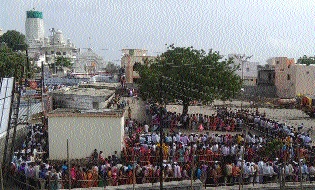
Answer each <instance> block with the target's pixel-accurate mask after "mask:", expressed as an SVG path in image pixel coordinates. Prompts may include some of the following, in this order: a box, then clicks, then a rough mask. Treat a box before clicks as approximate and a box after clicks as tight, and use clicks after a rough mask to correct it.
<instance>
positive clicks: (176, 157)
mask: <svg viewBox="0 0 315 190" xmlns="http://www.w3.org/2000/svg"><path fill="white" fill-rule="evenodd" d="M146 114H147V115H148V116H150V117H151V122H150V123H146V122H144V123H141V122H139V121H136V120H134V119H132V117H131V114H130V115H129V116H128V118H127V120H126V128H125V129H126V130H127V131H128V133H127V134H128V135H126V137H125V147H124V149H123V151H122V152H121V154H119V153H118V152H114V153H113V155H111V156H108V157H105V156H104V154H103V152H102V151H98V150H96V149H95V150H94V151H92V153H91V157H90V159H88V160H86V159H82V160H75V161H71V168H69V165H68V164H69V163H67V162H61V161H47V158H48V154H47V153H48V141H47V138H48V134H47V129H46V128H45V127H44V126H42V125H40V124H36V125H29V126H28V130H29V132H28V135H27V138H26V139H25V141H24V142H23V143H22V144H21V146H20V149H19V150H17V151H16V153H15V155H14V157H13V160H12V163H11V174H12V175H13V176H15V177H16V178H18V179H20V181H22V182H25V183H28V184H30V185H32V186H37V187H40V188H48V187H49V188H50V189H59V188H68V187H69V185H71V187H83V188H84V187H96V186H108V185H110V186H112V185H113V186H115V185H122V184H132V183H134V182H135V183H137V184H141V183H154V182H158V181H159V176H160V175H161V173H162V176H163V180H164V181H174V180H177V181H178V180H185V179H200V180H201V181H202V182H203V183H206V184H211V185H214V186H217V185H223V184H230V185H233V184H235V183H238V182H240V181H242V182H245V183H253V184H254V183H268V182H271V181H276V180H279V179H286V180H288V181H299V180H305V181H306V180H310V181H313V180H314V176H315V168H314V155H315V153H314V149H313V147H312V146H311V142H312V139H311V137H310V134H307V133H306V132H303V131H305V130H303V126H302V124H301V126H299V128H298V129H295V128H294V127H292V126H287V125H286V124H282V123H279V122H277V121H273V120H270V119H268V118H266V116H265V115H264V114H260V113H259V112H258V110H256V111H255V112H250V111H249V110H232V109H227V108H218V109H217V112H216V113H215V114H213V115H211V116H208V115H203V114H190V115H189V114H184V115H183V114H177V113H172V112H167V110H165V108H159V107H157V106H146ZM161 125H162V126H163V129H167V130H165V132H164V133H163V134H162V136H160V134H159V129H160V128H159V127H160V126H161ZM245 126H246V127H245ZM246 128H250V129H252V130H251V131H256V132H255V133H254V132H248V131H247V132H244V131H245V129H246ZM179 131H187V132H183V133H181V132H179ZM188 131H190V132H191V131H194V133H190V132H188ZM222 131H224V132H222ZM233 131H238V132H233ZM240 131H242V132H240ZM309 132H311V131H309ZM255 134H260V135H255ZM161 138H162V140H163V143H162V144H160V140H161ZM296 145H299V146H296ZM160 152H162V155H161V154H160ZM160 157H162V160H163V161H162V162H160V161H161V159H160ZM300 174H302V178H301V177H300V176H301V175H300ZM281 175H282V176H285V177H281ZM240 176H241V177H240ZM69 179H71V180H69ZM70 183H71V184H70Z"/></svg>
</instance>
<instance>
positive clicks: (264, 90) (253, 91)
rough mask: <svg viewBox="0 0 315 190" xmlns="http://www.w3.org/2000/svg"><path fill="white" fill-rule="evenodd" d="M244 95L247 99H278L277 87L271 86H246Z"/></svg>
mask: <svg viewBox="0 0 315 190" xmlns="http://www.w3.org/2000/svg"><path fill="white" fill-rule="evenodd" d="M244 95H245V96H246V97H249V98H250V97H257V96H260V97H266V98H274V97H277V94H276V86H269V85H257V86H244Z"/></svg>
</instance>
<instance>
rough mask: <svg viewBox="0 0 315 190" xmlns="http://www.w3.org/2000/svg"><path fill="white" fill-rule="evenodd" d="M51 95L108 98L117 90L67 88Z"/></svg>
mask: <svg viewBox="0 0 315 190" xmlns="http://www.w3.org/2000/svg"><path fill="white" fill-rule="evenodd" d="M50 93H51V94H63V95H78V96H100V97H108V96H110V95H112V94H114V93H115V90H109V89H96V88H78V87H65V88H61V89H58V90H55V91H52V92H50Z"/></svg>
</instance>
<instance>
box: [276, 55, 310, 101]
mask: <svg viewBox="0 0 315 190" xmlns="http://www.w3.org/2000/svg"><path fill="white" fill-rule="evenodd" d="M271 64H272V65H275V85H276V88H277V96H278V97H279V98H294V97H296V96H297V95H299V94H305V95H314V94H315V66H313V65H310V66H307V65H304V64H297V63H295V61H294V59H289V58H287V57H275V58H273V59H271Z"/></svg>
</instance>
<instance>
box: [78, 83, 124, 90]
mask: <svg viewBox="0 0 315 190" xmlns="http://www.w3.org/2000/svg"><path fill="white" fill-rule="evenodd" d="M119 87H120V83H106V82H95V83H87V84H80V85H79V88H95V89H109V90H115V89H117V88H119Z"/></svg>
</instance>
